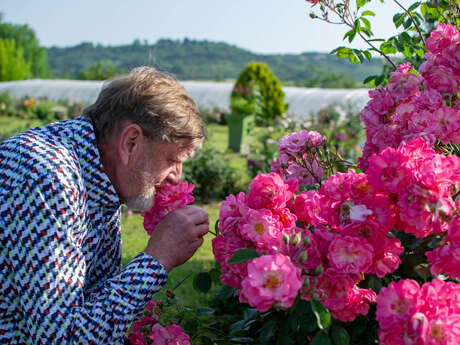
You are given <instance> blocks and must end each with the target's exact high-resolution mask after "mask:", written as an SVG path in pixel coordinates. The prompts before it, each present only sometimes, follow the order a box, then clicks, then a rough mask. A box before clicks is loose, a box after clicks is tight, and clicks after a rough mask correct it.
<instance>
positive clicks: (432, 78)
mask: <svg viewBox="0 0 460 345" xmlns="http://www.w3.org/2000/svg"><path fill="white" fill-rule="evenodd" d="M419 71H420V74H421V75H422V76H423V78H424V79H425V82H424V85H425V87H426V88H427V89H429V88H433V89H436V90H438V91H439V92H441V93H449V94H451V95H456V94H457V92H458V91H459V80H458V76H456V75H455V73H454V71H453V70H452V69H451V68H449V67H447V66H443V65H439V64H436V63H435V62H434V60H433V59H429V60H427V61H425V62H424V63H422V65H421V66H420V69H419Z"/></svg>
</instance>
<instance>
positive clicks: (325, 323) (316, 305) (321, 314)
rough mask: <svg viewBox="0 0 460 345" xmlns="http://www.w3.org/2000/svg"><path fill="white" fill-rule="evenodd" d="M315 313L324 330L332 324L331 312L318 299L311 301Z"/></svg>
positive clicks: (319, 324)
mask: <svg viewBox="0 0 460 345" xmlns="http://www.w3.org/2000/svg"><path fill="white" fill-rule="evenodd" d="M310 303H311V308H312V310H313V314H315V316H316V322H317V324H318V327H319V328H320V329H322V330H325V329H327V328H328V327H329V326H330V325H331V314H330V313H329V311H328V310H327V309H326V308H325V307H324V306H323V304H322V303H321V302H320V301H318V300H317V299H312V300H311V301H310Z"/></svg>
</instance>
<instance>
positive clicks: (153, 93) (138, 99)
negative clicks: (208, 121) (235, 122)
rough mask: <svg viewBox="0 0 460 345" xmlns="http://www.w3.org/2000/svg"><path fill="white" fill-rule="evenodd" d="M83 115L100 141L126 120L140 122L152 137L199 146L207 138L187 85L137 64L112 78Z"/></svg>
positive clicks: (116, 129) (116, 131)
mask: <svg viewBox="0 0 460 345" xmlns="http://www.w3.org/2000/svg"><path fill="white" fill-rule="evenodd" d="M83 114H84V115H86V116H88V117H89V118H90V119H91V121H92V123H93V126H94V130H95V132H96V138H97V140H98V141H100V142H104V141H106V140H107V139H109V138H110V136H111V135H113V134H115V133H118V130H119V129H120V126H121V125H122V124H124V123H126V122H128V123H135V124H138V125H139V126H140V127H141V128H142V130H143V132H144V135H146V136H147V137H148V138H150V139H152V140H166V141H169V142H176V141H178V140H181V139H185V141H186V142H188V143H189V144H190V146H191V147H194V148H196V147H198V146H200V145H201V143H202V141H203V138H204V125H203V121H202V119H201V115H200V111H199V109H198V107H197V106H196V104H195V102H194V101H193V100H192V98H191V97H190V96H189V95H188V94H187V92H186V90H185V88H184V87H183V86H182V85H180V84H179V83H178V82H177V81H176V80H175V79H174V78H172V77H171V76H169V75H167V74H166V73H163V72H160V71H158V70H156V69H155V68H153V67H147V66H143V67H137V68H135V69H133V70H132V71H131V72H130V73H129V74H127V75H123V76H119V77H116V78H114V79H112V80H109V81H108V82H107V83H106V84H104V86H103V87H102V90H101V92H100V93H99V96H98V98H97V100H96V102H95V103H94V104H92V105H90V106H88V107H86V108H85V109H84V110H83Z"/></svg>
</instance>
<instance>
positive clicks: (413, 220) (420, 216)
mask: <svg viewBox="0 0 460 345" xmlns="http://www.w3.org/2000/svg"><path fill="white" fill-rule="evenodd" d="M367 176H368V179H369V181H370V183H371V184H372V187H373V188H374V189H375V190H377V191H379V192H381V193H384V194H385V195H387V196H388V197H389V198H390V199H391V200H392V201H393V203H394V206H392V208H393V209H394V211H395V216H396V217H395V227H396V229H398V230H401V231H404V232H407V233H412V234H414V235H415V236H417V237H421V238H422V237H427V236H429V235H431V234H432V233H442V232H445V231H447V228H448V226H449V221H450V218H451V217H452V216H453V214H454V212H455V210H456V208H457V207H456V206H455V203H454V200H453V196H454V195H455V193H456V192H457V191H458V188H459V187H460V157H458V156H456V155H451V156H444V155H441V154H437V153H436V152H435V151H434V150H433V149H432V148H431V147H430V146H429V144H428V143H427V142H425V141H424V139H422V138H418V139H415V140H414V141H412V142H411V143H409V144H407V145H403V146H401V147H400V148H398V149H393V148H386V149H384V150H383V151H382V152H381V153H379V154H377V155H374V156H372V157H371V158H370V160H369V168H368V169H367Z"/></svg>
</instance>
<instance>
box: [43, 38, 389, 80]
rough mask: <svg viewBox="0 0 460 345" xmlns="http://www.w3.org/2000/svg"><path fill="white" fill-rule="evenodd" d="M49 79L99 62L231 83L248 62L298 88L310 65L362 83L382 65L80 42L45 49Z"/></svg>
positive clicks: (185, 44) (166, 44)
mask: <svg viewBox="0 0 460 345" xmlns="http://www.w3.org/2000/svg"><path fill="white" fill-rule="evenodd" d="M47 52H48V61H49V64H50V66H51V70H52V75H53V76H54V77H57V78H62V77H65V78H78V76H79V75H80V73H81V72H82V71H86V70H88V69H89V68H90V67H91V66H93V65H94V64H96V63H97V62H98V61H101V60H102V61H111V62H112V63H113V64H114V65H115V66H117V67H119V68H123V69H125V70H130V69H132V68H133V67H135V66H139V65H152V66H155V67H157V68H159V69H162V70H166V71H168V72H170V73H172V74H174V75H175V76H176V78H177V79H179V80H217V81H225V80H235V79H236V78H238V75H239V73H240V72H241V71H242V70H243V69H244V68H245V67H246V66H247V65H248V63H250V62H251V61H260V62H264V63H266V64H267V65H268V66H269V67H270V69H271V70H272V71H273V73H274V74H275V75H276V76H277V77H278V78H279V79H280V80H281V81H282V82H283V83H287V82H291V83H297V84H301V83H304V82H305V81H306V80H308V79H310V78H311V77H312V76H313V75H314V72H312V69H311V65H315V66H317V65H321V67H322V68H323V69H324V70H327V71H330V72H331V73H332V72H333V73H337V74H343V75H345V76H346V77H347V78H349V79H352V80H362V79H364V78H365V77H366V76H367V75H369V74H376V73H378V72H379V71H380V70H381V68H382V60H381V59H378V58H377V59H375V61H374V60H373V61H371V62H365V63H363V64H361V65H359V66H357V65H350V64H348V63H347V62H346V61H343V60H341V59H338V58H337V57H335V56H332V55H328V54H325V53H311V52H310V53H302V54H255V53H252V52H250V51H247V50H244V49H241V48H238V47H236V46H233V45H229V44H226V43H223V42H210V41H199V40H189V39H184V40H170V39H161V40H159V41H158V42H156V43H155V44H140V43H138V44H134V43H133V44H128V45H122V46H103V45H99V44H97V45H96V44H92V43H88V42H85V43H81V44H78V45H76V46H73V47H65V48H61V47H51V48H48V49H47Z"/></svg>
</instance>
